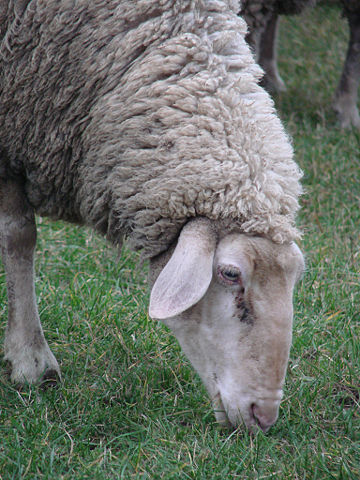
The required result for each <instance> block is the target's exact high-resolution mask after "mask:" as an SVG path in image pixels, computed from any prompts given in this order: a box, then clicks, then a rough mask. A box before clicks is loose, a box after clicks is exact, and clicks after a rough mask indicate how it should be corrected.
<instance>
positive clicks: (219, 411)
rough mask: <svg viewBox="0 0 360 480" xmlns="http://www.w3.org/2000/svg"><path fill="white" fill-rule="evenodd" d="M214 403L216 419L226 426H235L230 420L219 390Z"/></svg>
mask: <svg viewBox="0 0 360 480" xmlns="http://www.w3.org/2000/svg"><path fill="white" fill-rule="evenodd" d="M212 405H213V409H214V413H215V418H216V421H217V422H218V423H219V424H220V425H221V426H222V427H226V428H234V425H233V424H232V423H231V422H230V420H229V417H228V416H227V414H226V411H225V407H224V404H223V402H222V399H221V395H220V392H218V393H217V394H216V395H215V396H214V397H213V400H212Z"/></svg>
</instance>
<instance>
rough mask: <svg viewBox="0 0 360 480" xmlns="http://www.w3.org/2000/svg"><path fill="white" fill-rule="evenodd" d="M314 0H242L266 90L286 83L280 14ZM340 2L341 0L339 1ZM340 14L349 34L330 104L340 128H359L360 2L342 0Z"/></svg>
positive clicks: (299, 10)
mask: <svg viewBox="0 0 360 480" xmlns="http://www.w3.org/2000/svg"><path fill="white" fill-rule="evenodd" d="M315 3H316V0H270V1H265V0H244V1H243V2H241V6H242V8H241V10H240V15H241V16H243V17H244V19H245V20H246V22H247V24H248V26H249V32H248V35H247V41H248V42H249V44H250V45H251V48H252V49H253V50H254V52H255V55H256V58H257V61H258V63H259V64H260V65H261V67H262V68H263V69H264V72H265V77H264V80H263V84H264V86H265V87H266V88H267V89H268V90H269V91H274V92H276V91H278V92H280V91H284V90H286V87H285V84H284V82H283V80H282V78H281V77H280V75H279V71H278V66H277V51H276V50H277V49H276V43H277V33H278V27H279V18H280V17H279V15H282V14H293V13H300V12H301V11H302V10H303V9H304V8H305V7H308V6H314V4H315ZM339 3H340V2H339ZM341 4H342V7H343V14H344V16H345V17H346V18H347V21H348V24H349V29H350V37H349V45H348V50H347V55H346V59H345V62H344V66H343V71H342V74H341V77H340V81H339V84H338V86H337V89H336V93H335V98H334V103H333V107H334V110H335V112H336V113H337V116H338V119H339V123H340V126H341V127H342V128H347V127H351V126H354V127H357V128H360V116H359V112H358V109H357V99H358V87H359V81H360V2H359V0H341Z"/></svg>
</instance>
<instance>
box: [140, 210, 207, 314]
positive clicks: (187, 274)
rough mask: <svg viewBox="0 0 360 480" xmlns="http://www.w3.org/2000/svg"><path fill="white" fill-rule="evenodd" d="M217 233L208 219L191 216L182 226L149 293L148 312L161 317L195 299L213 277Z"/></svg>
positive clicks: (192, 303) (175, 312) (186, 306)
mask: <svg viewBox="0 0 360 480" xmlns="http://www.w3.org/2000/svg"><path fill="white" fill-rule="evenodd" d="M216 240H217V239H216V234H215V232H214V229H213V226H212V224H211V222H210V221H209V220H205V219H196V220H192V221H191V222H189V223H188V224H186V225H185V227H184V228H183V229H182V231H181V233H180V236H179V239H178V243H177V245H176V248H175V250H174V253H173V254H172V256H171V258H170V260H169V261H168V263H167V264H166V265H165V267H164V268H163V270H162V271H161V273H160V275H159V276H158V278H157V280H156V281H155V283H154V286H153V288H152V290H151V295H150V307H149V314H150V316H151V317H152V318H156V319H159V320H164V319H166V318H170V317H174V316H175V315H178V314H179V313H181V312H184V311H185V310H187V309H188V308H190V307H192V306H193V305H195V303H197V302H198V301H199V300H200V299H201V298H202V297H203V296H204V295H205V293H206V291H207V289H208V287H209V285H210V282H211V278H212V270H213V260H214V253H215V248H216Z"/></svg>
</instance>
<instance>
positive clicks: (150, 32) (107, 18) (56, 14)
mask: <svg viewBox="0 0 360 480" xmlns="http://www.w3.org/2000/svg"><path fill="white" fill-rule="evenodd" d="M0 5H1V7H0V13H1V15H0V18H1V24H0V26H1V35H2V38H1V44H0V62H1V72H2V73H1V84H0V106H1V110H0V147H1V150H0V151H1V155H0V244H1V248H2V256H3V261H4V265H5V271H6V276H7V290H8V301H9V322H8V327H7V330H6V337H5V358H6V359H7V360H8V361H10V363H11V365H12V375H11V377H12V380H13V381H14V382H23V381H28V382H37V381H39V380H42V379H44V378H45V379H46V378H49V377H50V378H52V377H53V376H56V375H60V371H59V367H58V364H57V361H56V359H55V357H54V356H53V354H52V353H51V351H50V349H49V347H48V345H47V342H46V340H45V338H44V335H43V332H42V328H41V324H40V320H39V314H38V310H37V306H36V299H35V293H34V278H33V277H34V273H33V256H34V248H35V240H36V229H35V220H34V213H38V214H40V215H45V216H50V217H52V218H58V219H63V220H67V221H70V222H75V223H79V224H85V225H90V226H92V227H93V228H94V229H95V230H97V231H98V232H100V233H101V234H103V235H105V236H106V237H107V238H108V239H109V240H110V241H111V242H112V243H113V244H114V245H119V244H121V242H122V239H123V237H126V239H127V241H128V243H129V245H130V246H131V247H132V248H133V249H135V250H138V249H142V251H143V255H144V256H145V257H147V258H149V259H150V283H151V285H152V291H151V298H150V308H149V311H150V315H151V316H152V317H153V318H155V319H160V320H163V321H164V323H166V324H167V325H168V326H169V327H170V328H171V329H172V330H173V332H174V333H175V335H176V336H177V338H178V340H179V342H180V344H181V345H182V348H183V349H184V351H185V353H186V354H187V355H188V357H189V359H190V361H191V362H192V364H193V365H194V367H195V368H196V370H197V371H198V373H199V375H200V376H201V378H202V380H203V381H204V383H205V385H206V387H207V389H208V391H209V394H210V396H211V398H212V400H213V402H214V406H215V408H216V417H217V418H218V420H219V421H221V422H222V423H230V424H232V425H234V426H237V425H238V424H240V423H241V422H242V421H243V422H244V423H245V424H246V425H247V426H248V427H250V428H255V427H254V426H255V425H259V426H260V427H261V428H262V429H263V430H267V429H268V428H269V427H270V425H272V424H273V423H274V422H275V420H276V418H277V415H278V408H279V403H280V399H281V395H282V386H283V382H284V377H285V370H286V366H287V361H288V355H289V349H290V343H291V323H292V292H293V288H294V285H295V283H296V280H297V279H298V278H299V276H300V275H301V272H302V270H303V258H302V254H301V252H300V250H299V248H298V247H297V246H296V244H295V243H294V240H295V239H296V238H297V236H298V231H297V229H296V227H295V225H294V217H295V214H296V211H297V208H298V196H299V194H300V192H301V187H300V183H299V180H300V176H301V172H300V171H299V169H298V167H297V166H296V164H295V163H294V161H293V152H292V148H291V145H290V143H289V140H288V138H287V135H286V134H285V132H284V130H283V127H282V125H281V123H280V121H279V119H278V117H277V116H276V114H275V112H274V109H273V103H272V100H271V99H270V97H269V95H268V94H267V93H266V92H265V91H264V90H263V89H262V88H261V87H260V86H259V85H258V81H259V78H260V75H261V72H260V69H259V68H258V67H257V65H256V64H255V63H254V61H253V57H252V55H251V54H250V51H249V47H248V46H247V44H246V42H245V41H244V37H245V32H246V25H245V22H244V21H243V20H242V19H240V18H239V17H238V16H237V15H236V13H237V12H238V8H239V5H238V3H237V2H236V1H233V0H162V1H160V2H158V1H148V0H146V1H145V0H144V1H143V0H139V1H137V2H133V1H125V0H116V1H115V0H94V1H92V2H88V1H85V0H83V1H81V0H78V1H76V2H74V1H73V0H64V1H62V2H58V1H55V0H47V1H44V0H25V1H21V2H19V1H18V0H16V2H15V1H13V0H9V1H7V2H4V1H3V2H1V3H0Z"/></svg>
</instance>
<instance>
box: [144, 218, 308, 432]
mask: <svg viewBox="0 0 360 480" xmlns="http://www.w3.org/2000/svg"><path fill="white" fill-rule="evenodd" d="M163 263H164V259H162V258H161V257H160V258H159V259H157V260H155V261H153V262H152V269H153V271H154V275H155V276H156V275H157V273H158V271H159V270H161V267H162V264H163ZM303 270H304V261H303V256H302V254H301V252H300V250H299V248H298V247H297V246H296V245H295V244H294V243H292V244H288V245H277V244H274V243H273V242H271V241H269V240H266V239H264V238H260V237H249V236H247V235H244V234H229V235H227V236H225V237H223V238H222V239H221V240H220V241H219V242H218V243H217V242H216V239H215V236H214V235H213V233H212V231H211V229H209V225H208V224H207V222H206V221H202V222H200V223H199V221H198V222H196V221H193V222H191V223H190V224H188V225H187V227H186V228H184V229H183V232H182V234H181V235H180V237H179V241H178V245H177V247H176V248H175V250H174V252H173V254H172V255H171V258H170V260H169V262H168V263H167V264H166V266H165V267H164V268H163V269H162V270H161V273H160V275H159V276H158V278H157V280H156V282H155V284H154V287H153V290H152V294H151V300H150V315H151V316H152V317H154V318H159V319H161V320H162V321H163V322H164V323H165V324H166V325H168V326H169V327H170V329H171V330H172V331H173V332H174V334H175V335H176V337H177V339H178V341H179V342H180V344H181V346H182V349H183V351H184V352H185V354H186V355H187V357H188V358H189V359H190V361H191V363H192V364H193V366H194V367H195V369H196V370H197V372H198V373H199V375H200V377H201V378H202V380H203V382H204V384H205V385H206V388H207V390H208V392H209V394H210V396H211V398H212V401H213V405H214V409H215V415H216V418H217V420H218V421H219V422H220V423H223V424H228V425H232V426H235V427H237V426H238V425H239V424H241V423H242V422H243V423H245V424H246V425H247V426H248V427H249V428H250V429H251V430H253V429H256V428H257V426H259V427H261V428H262V429H263V430H264V431H266V430H267V429H268V428H269V427H270V426H271V425H272V424H273V423H275V421H276V419H277V416H278V409H279V404H280V400H281V398H282V387H283V383H284V379H285V372H286V367H287V363H288V357H289V350H290V345H291V332H292V315H293V310H292V293H293V288H294V285H295V283H296V281H297V280H298V279H299V278H300V276H301V274H302V272H303Z"/></svg>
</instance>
